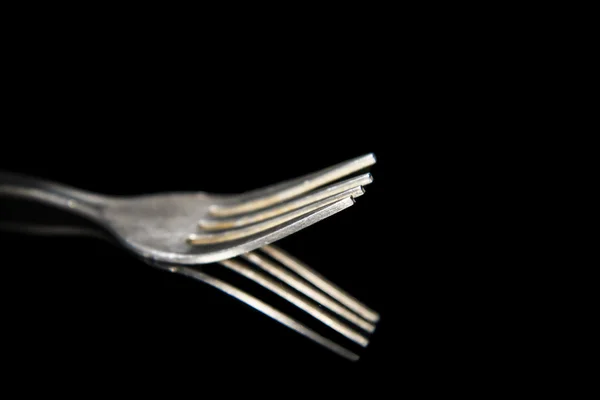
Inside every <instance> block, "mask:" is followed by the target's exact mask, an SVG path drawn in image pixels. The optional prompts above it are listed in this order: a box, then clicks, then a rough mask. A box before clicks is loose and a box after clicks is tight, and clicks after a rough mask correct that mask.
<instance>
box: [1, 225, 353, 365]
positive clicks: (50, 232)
mask: <svg viewBox="0 0 600 400" xmlns="http://www.w3.org/2000/svg"><path fill="white" fill-rule="evenodd" d="M0 231H6V232H15V233H23V234H31V235H42V236H86V237H93V238H98V239H103V240H106V241H108V242H111V243H114V239H113V238H112V236H111V235H109V234H108V233H104V232H102V231H101V230H99V229H93V228H87V227H81V226H75V225H72V226H67V225H62V226H58V225H55V226H53V225H43V224H32V223H15V222H0ZM155 266H156V267H158V268H161V269H165V270H168V271H170V272H174V273H178V274H181V275H184V276H187V277H189V278H193V279H196V280H199V281H201V282H204V283H206V284H208V285H210V286H212V287H214V288H216V289H218V290H220V291H222V292H224V293H226V294H228V295H230V296H232V297H234V298H236V299H238V300H240V301H241V302H243V303H245V304H247V305H249V306H250V307H252V308H254V309H256V310H258V311H260V312H262V313H263V314H265V315H267V316H269V317H271V318H273V319H274V320H275V321H277V322H279V323H281V324H283V325H285V326H287V327H288V328H290V329H292V330H294V331H296V332H298V333H299V334H301V335H303V336H305V337H307V338H308V339H311V340H312V341H314V342H315V343H318V344H320V345H321V346H323V347H325V348H327V349H329V350H331V351H332V352H334V353H336V354H338V355H340V356H342V357H344V358H346V359H348V360H351V361H357V360H358V359H359V356H358V355H357V354H356V353H353V352H352V351H350V350H348V349H346V348H344V347H342V346H340V345H339V344H337V343H335V342H333V341H332V340H330V339H327V338H326V337H324V336H322V335H320V334H319V333H317V332H315V331H314V330H312V329H310V328H308V327H307V326H305V325H304V324H302V323H301V322H299V321H297V320H296V319H294V318H292V317H290V316H289V315H286V314H284V313H282V312H280V311H278V310H277V309H275V308H273V307H272V306H270V305H268V304H266V303H264V302H263V301H261V300H259V299H257V298H255V297H253V296H251V295H250V294H248V293H246V292H244V291H243V290H241V289H238V288H236V287H235V286H232V285H231V284H229V283H227V282H224V281H222V280H220V279H217V278H215V277H213V276H211V275H209V274H207V273H206V272H200V271H198V270H195V269H192V268H189V267H182V266H177V265H166V264H159V265H155Z"/></svg>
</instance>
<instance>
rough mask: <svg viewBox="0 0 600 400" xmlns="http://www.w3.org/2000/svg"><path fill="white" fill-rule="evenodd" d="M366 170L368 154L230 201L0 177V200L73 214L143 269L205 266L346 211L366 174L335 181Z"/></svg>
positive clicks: (372, 160)
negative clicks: (112, 192) (103, 191)
mask: <svg viewBox="0 0 600 400" xmlns="http://www.w3.org/2000/svg"><path fill="white" fill-rule="evenodd" d="M374 163H375V157H374V155H373V154H367V155H364V156H362V157H358V158H355V159H352V160H349V161H346V162H343V163H340V164H337V165H334V166H332V167H329V168H326V169H323V170H321V171H318V172H314V173H312V174H308V175H305V176H302V177H299V178H296V179H292V180H290V181H286V182H282V183H279V184H276V185H272V186H269V187H267V188H263V189H259V190H255V191H251V192H247V193H242V194H237V195H227V194H209V193H203V192H196V193H161V194H150V195H142V196H131V197H118V196H106V195H100V194H95V193H90V192H86V191H83V190H79V189H75V188H71V187H68V186H64V185H62V184H58V183H54V182H48V181H45V180H41V179H37V178H32V177H27V176H23V175H17V174H13V173H9V172H0V196H10V197H19V198H25V199H28V200H33V201H38V202H41V203H44V204H47V205H50V206H54V207H58V208H62V209H65V210H67V211H70V212H73V213H75V214H79V215H81V216H83V217H85V218H87V219H89V220H91V221H93V222H95V223H96V224H98V225H99V226H101V227H103V228H105V229H107V230H108V231H109V232H111V233H112V234H113V235H114V236H115V238H116V239H117V240H118V241H119V242H120V243H121V244H122V245H123V246H124V247H126V248H127V249H129V250H130V251H132V252H133V253H134V254H136V255H137V256H140V257H142V258H143V259H145V260H147V261H148V262H149V263H150V264H157V265H158V264H161V263H163V264H164V263H167V264H206V263H212V262H217V261H221V260H225V259H228V258H232V257H235V256H238V255H240V254H242V253H246V252H249V251H252V250H255V249H258V248H260V247H262V246H264V245H266V244H269V243H273V242H275V241H277V240H279V239H282V238H284V237H286V236H288V235H290V234H293V233H295V232H297V231H299V230H301V229H304V228H306V227H308V226H310V225H312V224H314V223H316V222H318V221H320V220H322V219H325V218H327V217H329V216H331V215H333V214H336V213H338V212H340V211H342V210H344V209H346V208H348V207H350V206H352V205H353V204H354V200H355V199H356V198H357V197H359V196H361V195H362V194H363V193H364V190H363V186H365V185H368V184H369V183H371V182H372V177H371V175H370V174H368V173H367V174H363V175H360V176H356V177H354V178H350V179H347V180H344V181H342V182H336V181H339V180H340V179H341V178H343V177H346V176H348V175H350V174H353V173H355V172H358V171H360V170H363V169H365V168H367V167H369V166H371V165H373V164H374ZM325 185H327V186H325ZM322 186H325V187H323V188H321V187H322ZM317 188H321V189H320V190H318V191H314V190H315V189H317Z"/></svg>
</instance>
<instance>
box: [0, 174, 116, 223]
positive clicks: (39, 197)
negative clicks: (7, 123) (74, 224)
mask: <svg viewBox="0 0 600 400" xmlns="http://www.w3.org/2000/svg"><path fill="white" fill-rule="evenodd" d="M0 197H12V198H19V199H23V200H30V201H35V202H38V203H42V204H46V205H48V206H52V207H56V208H60V209H63V210H66V211H69V212H71V213H74V214H78V215H80V216H83V217H86V218H88V219H91V220H93V221H96V222H100V221H101V220H102V210H103V208H104V205H105V204H106V203H107V200H108V199H107V198H106V197H105V196H101V195H98V194H94V193H90V192H86V191H83V190H80V189H75V188H72V187H69V186H65V185H62V184H59V183H55V182H51V181H47V180H44V179H39V178H34V177H30V176H25V175H20V174H15V173H12V172H6V171H0Z"/></svg>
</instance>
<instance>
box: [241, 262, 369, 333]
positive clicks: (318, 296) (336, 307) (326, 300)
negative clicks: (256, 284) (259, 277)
mask: <svg viewBox="0 0 600 400" xmlns="http://www.w3.org/2000/svg"><path fill="white" fill-rule="evenodd" d="M241 257H243V258H245V259H246V260H248V261H251V262H252V263H254V264H255V265H256V266H258V267H259V268H260V269H262V270H263V271H265V272H268V273H269V274H271V275H273V276H274V277H276V278H278V279H280V280H281V281H283V282H285V283H287V284H288V285H290V286H291V287H293V288H294V289H296V290H297V291H299V292H300V293H303V294H305V295H306V296H308V297H310V298H311V299H312V300H314V301H316V302H317V303H320V304H321V305H323V306H325V307H327V308H329V309H330V310H331V311H333V312H335V313H337V314H338V315H340V316H342V317H344V318H345V319H347V320H348V321H350V322H352V323H353V324H355V325H356V326H358V327H360V328H361V329H364V330H365V331H367V332H369V333H373V331H374V330H375V325H373V324H372V323H370V322H368V321H365V320H364V319H363V318H361V317H360V316H358V315H356V314H355V313H353V312H352V311H350V310H348V309H347V308H345V307H343V306H342V305H340V303H338V302H337V301H336V300H334V299H332V298H330V297H329V296H327V295H324V294H323V293H321V292H320V291H319V290H318V289H316V288H314V287H311V286H310V285H307V284H306V283H304V282H303V281H302V280H301V279H299V278H297V277H295V276H294V275H293V274H292V273H290V272H288V271H286V270H285V269H283V268H281V267H280V266H278V265H277V264H275V263H272V262H270V261H269V260H267V259H266V258H264V257H261V256H259V255H258V254H256V253H247V254H242V256H241Z"/></svg>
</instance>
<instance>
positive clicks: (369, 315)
mask: <svg viewBox="0 0 600 400" xmlns="http://www.w3.org/2000/svg"><path fill="white" fill-rule="evenodd" d="M261 250H262V251H264V252H265V253H267V254H268V255H269V256H271V257H273V258H274V259H275V260H277V261H279V262H280V263H282V264H283V265H285V266H286V267H288V268H289V269H291V270H292V271H294V272H295V273H297V274H298V275H300V276H301V277H303V278H304V279H306V280H307V281H309V282H310V283H312V284H313V285H315V286H316V287H318V288H319V289H321V290H322V291H324V292H325V293H327V294H328V295H330V296H331V297H333V298H334V299H336V300H338V301H339V302H340V303H342V304H343V305H345V306H346V307H348V308H349V309H351V310H352V311H354V312H356V313H357V314H359V315H360V316H362V317H363V318H366V319H367V320H369V321H372V322H377V321H379V314H378V313H377V312H375V311H374V310H372V309H370V308H369V307H367V306H366V305H364V304H363V303H361V302H360V301H358V300H357V299H355V298H354V297H352V296H351V295H349V294H348V293H346V292H345V291H344V290H342V289H340V288H339V287H338V286H336V285H335V284H333V283H331V282H330V281H328V280H327V279H326V278H325V277H323V276H322V275H320V274H319V273H318V272H316V271H315V270H313V269H312V268H310V267H309V266H307V265H306V264H304V263H302V262H301V261H300V260H298V259H296V258H294V257H292V256H291V255H289V254H288V253H286V252H284V251H283V250H281V249H280V248H278V247H275V246H271V245H267V246H264V247H262V248H261Z"/></svg>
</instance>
